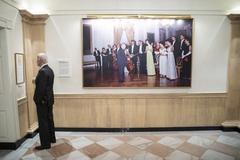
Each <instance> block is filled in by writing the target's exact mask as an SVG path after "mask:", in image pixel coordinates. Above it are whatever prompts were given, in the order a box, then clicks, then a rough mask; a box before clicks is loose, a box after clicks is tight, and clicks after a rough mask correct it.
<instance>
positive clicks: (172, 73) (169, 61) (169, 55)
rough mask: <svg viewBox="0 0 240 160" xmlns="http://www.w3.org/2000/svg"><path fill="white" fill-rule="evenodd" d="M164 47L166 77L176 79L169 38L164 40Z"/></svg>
mask: <svg viewBox="0 0 240 160" xmlns="http://www.w3.org/2000/svg"><path fill="white" fill-rule="evenodd" d="M165 47H166V53H167V78H168V79H169V80H175V79H177V70H176V64H175V58H174V54H173V46H172V44H171V42H170V40H167V41H165Z"/></svg>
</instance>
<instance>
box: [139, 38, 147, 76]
mask: <svg viewBox="0 0 240 160" xmlns="http://www.w3.org/2000/svg"><path fill="white" fill-rule="evenodd" d="M145 50H146V45H145V44H144V43H143V41H141V40H139V45H138V54H139V61H140V67H139V68H140V74H147V62H146V52H145Z"/></svg>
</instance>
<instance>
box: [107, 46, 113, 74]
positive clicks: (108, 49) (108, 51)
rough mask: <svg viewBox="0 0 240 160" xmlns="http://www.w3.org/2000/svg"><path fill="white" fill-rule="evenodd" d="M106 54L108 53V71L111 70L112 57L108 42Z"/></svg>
mask: <svg viewBox="0 0 240 160" xmlns="http://www.w3.org/2000/svg"><path fill="white" fill-rule="evenodd" d="M107 55H108V60H107V61H108V63H107V68H108V70H109V71H112V64H113V58H112V47H111V45H110V44H109V45H108V48H107Z"/></svg>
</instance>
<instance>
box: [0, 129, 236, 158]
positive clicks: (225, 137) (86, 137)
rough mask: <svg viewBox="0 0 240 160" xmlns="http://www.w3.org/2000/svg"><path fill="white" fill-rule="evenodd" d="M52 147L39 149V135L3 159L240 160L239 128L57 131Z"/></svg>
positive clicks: (2, 153) (0, 153) (3, 152)
mask: <svg viewBox="0 0 240 160" xmlns="http://www.w3.org/2000/svg"><path fill="white" fill-rule="evenodd" d="M56 135H57V143H56V144H53V145H52V148H51V149H48V150H43V151H36V150H34V147H35V146H36V145H39V138H38V136H36V137H35V138H33V139H28V140H27V141H26V142H25V143H24V144H23V145H22V146H21V147H20V148H19V149H18V150H16V151H0V159H4V160H5V159H12V160H16V159H22V160H42V159H43V160H90V159H93V160H200V159H201V160H234V159H235V160H240V134H239V133H237V132H221V131H199V132H150V133H149V132H144V133H143V132H137V133H132V132H131V133H130V132H127V133H126V132H125V133H86V132H85V133H82V132H57V133H56Z"/></svg>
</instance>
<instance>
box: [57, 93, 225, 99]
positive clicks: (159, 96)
mask: <svg viewBox="0 0 240 160" xmlns="http://www.w3.org/2000/svg"><path fill="white" fill-rule="evenodd" d="M227 95H228V94H227V93H167V94H165V93H160V94H129V93H127V94H55V98H56V99H102V98H104V99H133V98H134V99H142V98H144V99H166V98H167V99H169V98H170V99H172V98H173V99H178V98H206V97H208V98H215V97H216V98H219V97H220V98H227Z"/></svg>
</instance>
